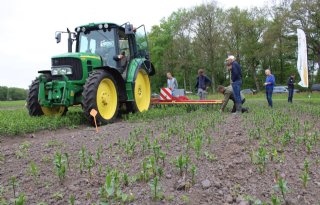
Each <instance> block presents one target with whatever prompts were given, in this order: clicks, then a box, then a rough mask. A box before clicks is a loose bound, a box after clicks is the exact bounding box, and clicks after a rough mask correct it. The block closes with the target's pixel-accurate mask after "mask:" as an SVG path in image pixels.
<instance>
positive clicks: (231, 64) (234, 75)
mask: <svg viewBox="0 0 320 205" xmlns="http://www.w3.org/2000/svg"><path fill="white" fill-rule="evenodd" d="M226 61H227V68H228V69H229V70H231V80H232V84H231V85H232V90H233V94H234V98H235V103H236V113H238V114H239V113H241V112H242V103H241V94H240V90H241V85H242V73H241V66H240V65H239V64H238V63H237V62H236V61H235V57H234V56H232V55H230V56H228V58H227V59H226Z"/></svg>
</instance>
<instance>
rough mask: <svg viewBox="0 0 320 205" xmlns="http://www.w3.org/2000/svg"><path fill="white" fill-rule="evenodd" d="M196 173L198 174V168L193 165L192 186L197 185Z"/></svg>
mask: <svg viewBox="0 0 320 205" xmlns="http://www.w3.org/2000/svg"><path fill="white" fill-rule="evenodd" d="M196 172H197V167H196V165H194V164H193V165H192V166H191V181H192V184H194V183H195V176H196Z"/></svg>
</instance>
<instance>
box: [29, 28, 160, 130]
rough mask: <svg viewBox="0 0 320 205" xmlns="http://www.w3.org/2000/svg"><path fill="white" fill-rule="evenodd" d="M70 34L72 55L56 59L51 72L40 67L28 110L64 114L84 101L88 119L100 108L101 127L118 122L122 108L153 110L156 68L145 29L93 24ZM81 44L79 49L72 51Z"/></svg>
mask: <svg viewBox="0 0 320 205" xmlns="http://www.w3.org/2000/svg"><path fill="white" fill-rule="evenodd" d="M63 33H66V34H68V53H65V54H61V55H57V56H54V57H52V59H51V65H52V67H51V70H41V71H38V73H39V76H38V77H37V78H36V79H35V80H34V81H33V82H32V84H31V86H30V89H29V94H28V99H27V108H28V110H29V114H30V115H31V116H40V115H49V116H51V115H64V114H66V112H67V111H68V107H70V106H74V105H81V106H82V109H83V111H84V114H85V116H86V118H87V119H88V120H89V122H90V123H91V124H94V118H93V117H92V116H91V115H90V113H91V112H92V110H96V111H97V114H96V122H97V124H98V125H102V124H106V123H109V122H112V121H114V119H115V118H116V117H117V115H118V112H119V109H120V108H122V109H126V111H127V112H142V111H145V110H148V109H149V106H150V98H151V88H150V78H149V76H152V75H154V74H155V69H154V67H153V65H152V63H151V61H150V58H149V54H148V42H147V38H146V32H145V27H144V26H143V25H142V26H140V27H138V28H134V27H133V26H132V25H131V24H130V23H125V24H123V25H121V26H119V25H117V24H114V23H90V24H87V25H83V26H79V27H77V28H76V29H75V32H71V31H69V29H67V31H66V32H56V40H57V43H59V42H60V41H61V35H62V34H63ZM74 42H75V52H72V47H73V43H74Z"/></svg>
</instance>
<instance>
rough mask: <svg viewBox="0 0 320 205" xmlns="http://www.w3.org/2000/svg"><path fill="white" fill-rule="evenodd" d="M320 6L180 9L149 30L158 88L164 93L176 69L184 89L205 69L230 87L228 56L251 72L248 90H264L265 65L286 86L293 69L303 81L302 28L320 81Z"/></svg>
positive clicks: (313, 2) (312, 2) (293, 2)
mask: <svg viewBox="0 0 320 205" xmlns="http://www.w3.org/2000/svg"><path fill="white" fill-rule="evenodd" d="M271 2H273V3H271ZM319 10H320V4H319V2H318V1H317V0H309V1H300V0H290V1H269V6H264V7H261V8H256V7H255V8H250V9H240V8H239V7H233V8H229V9H223V8H221V7H220V5H219V4H217V3H215V1H209V2H206V3H202V4H200V5H197V6H195V7H191V8H188V9H179V10H177V11H174V12H173V13H172V14H171V15H170V16H168V17H167V18H164V19H162V21H161V23H160V25H156V26H153V27H152V29H151V32H150V33H149V41H150V45H151V46H150V51H151V56H152V61H153V63H154V65H155V68H156V69H157V75H156V76H154V77H153V87H152V88H153V91H154V92H159V88H160V87H163V86H165V85H166V76H165V75H166V72H167V71H171V72H173V75H174V76H175V77H176V78H177V81H178V83H179V87H181V88H182V87H183V88H184V89H186V90H190V91H194V86H195V83H196V80H195V77H196V76H197V70H198V69H199V68H204V69H205V70H206V74H207V75H208V76H209V77H210V78H212V79H213V82H214V85H213V86H212V87H213V88H215V87H216V86H217V85H219V84H223V85H227V84H229V80H226V76H229V75H228V73H227V71H226V68H225V65H224V61H225V59H226V56H227V54H232V55H234V56H235V57H236V58H237V61H239V62H240V64H241V66H242V71H243V73H245V75H244V80H243V87H244V88H253V89H256V90H258V91H259V90H264V86H263V82H264V80H265V74H264V69H266V68H269V67H270V68H271V70H272V72H273V74H274V75H275V77H276V83H277V85H286V83H287V79H288V77H289V76H290V74H291V73H295V74H296V83H298V82H299V80H300V79H299V78H300V77H299V75H298V73H297V69H296V62H297V55H296V50H297V38H296V32H297V28H300V29H302V30H304V31H305V33H306V35H307V39H308V59H310V61H312V62H313V63H310V77H309V82H310V84H312V83H319V82H320V72H318V74H317V76H314V74H313V71H314V70H316V66H315V63H316V62H318V63H319V62H320V58H319V52H320V40H319V38H318V36H319V35H320V31H319V29H318V28H319V23H318V22H319V14H318V11H319ZM311 14H312V15H311ZM319 64H320V63H319ZM297 88H298V89H301V90H306V89H302V88H301V87H299V86H297ZM212 91H213V90H212V89H210V92H212Z"/></svg>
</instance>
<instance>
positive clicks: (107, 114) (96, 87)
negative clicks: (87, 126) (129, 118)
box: [82, 70, 119, 125]
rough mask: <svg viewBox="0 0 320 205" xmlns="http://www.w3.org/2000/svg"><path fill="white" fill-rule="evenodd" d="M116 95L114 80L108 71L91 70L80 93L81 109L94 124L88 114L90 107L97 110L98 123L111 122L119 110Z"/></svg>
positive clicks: (116, 89)
mask: <svg viewBox="0 0 320 205" xmlns="http://www.w3.org/2000/svg"><path fill="white" fill-rule="evenodd" d="M118 96H119V95H118V87H117V84H116V81H115V79H114V77H113V76H112V75H111V74H110V73H108V72H106V71H104V70H97V71H94V72H92V73H91V74H90V76H89V77H88V79H87V81H86V84H85V85H84V90H83V93H82V97H83V110H84V114H85V116H86V118H87V119H88V120H89V122H90V123H91V124H94V118H93V117H92V116H91V115H90V112H91V110H92V109H95V110H96V111H97V112H98V113H97V116H96V120H97V124H98V125H103V124H107V123H110V122H113V121H114V120H115V118H116V116H117V114H118V110H119V99H118Z"/></svg>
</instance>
